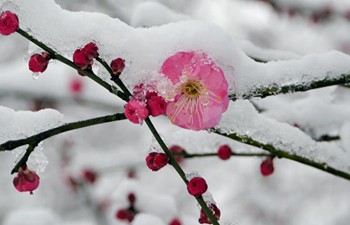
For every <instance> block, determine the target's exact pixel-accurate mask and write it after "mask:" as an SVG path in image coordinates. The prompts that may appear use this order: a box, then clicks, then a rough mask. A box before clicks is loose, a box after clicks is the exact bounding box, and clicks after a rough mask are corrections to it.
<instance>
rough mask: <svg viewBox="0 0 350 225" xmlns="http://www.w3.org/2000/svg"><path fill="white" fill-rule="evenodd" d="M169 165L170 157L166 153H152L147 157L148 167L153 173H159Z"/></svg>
mask: <svg viewBox="0 0 350 225" xmlns="http://www.w3.org/2000/svg"><path fill="white" fill-rule="evenodd" d="M168 163H169V157H168V156H167V155H166V154H164V153H158V152H151V153H149V154H148V155H147V157H146V165H147V167H148V168H150V169H151V170H152V171H158V170H160V169H161V168H163V167H164V166H166V165H167V164H168Z"/></svg>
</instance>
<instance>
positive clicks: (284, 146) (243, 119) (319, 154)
mask: <svg viewBox="0 0 350 225" xmlns="http://www.w3.org/2000/svg"><path fill="white" fill-rule="evenodd" d="M217 129H218V130H219V132H220V133H224V134H231V133H236V134H238V135H241V136H248V137H250V138H252V139H253V140H256V141H258V142H260V143H262V144H269V145H272V146H274V147H275V148H276V149H280V150H283V151H285V152H288V153H291V154H292V155H298V156H302V157H305V158H307V159H310V160H312V161H315V162H318V163H320V164H322V163H325V164H327V165H328V166H332V167H334V168H336V169H339V170H342V171H345V172H347V173H349V172H350V166H349V159H350V152H345V151H344V150H343V149H341V148H339V147H338V146H337V145H336V144H334V143H327V142H325V143H322V142H316V141H314V140H313V139H312V138H311V137H310V136H308V135H306V134H305V133H303V132H302V131H301V130H300V129H298V128H296V127H293V126H291V125H289V124H286V123H280V122H277V121H275V120H273V119H271V118H268V117H265V116H263V115H260V114H258V112H257V111H256V110H255V108H254V107H253V106H252V105H251V103H250V102H249V101H247V100H243V101H236V102H235V103H231V105H230V106H229V109H228V111H227V112H226V113H224V115H223V118H222V120H221V122H220V124H219V125H218V127H217Z"/></svg>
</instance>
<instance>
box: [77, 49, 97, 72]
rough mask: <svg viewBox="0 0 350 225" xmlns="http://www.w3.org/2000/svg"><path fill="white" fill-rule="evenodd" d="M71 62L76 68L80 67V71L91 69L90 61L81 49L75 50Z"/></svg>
mask: <svg viewBox="0 0 350 225" xmlns="http://www.w3.org/2000/svg"><path fill="white" fill-rule="evenodd" d="M73 62H74V64H75V65H77V66H78V67H80V69H82V70H84V69H87V68H89V67H91V65H92V63H93V62H92V60H91V59H89V58H88V57H87V56H86V55H85V53H84V51H83V50H81V49H77V50H75V52H74V53H73Z"/></svg>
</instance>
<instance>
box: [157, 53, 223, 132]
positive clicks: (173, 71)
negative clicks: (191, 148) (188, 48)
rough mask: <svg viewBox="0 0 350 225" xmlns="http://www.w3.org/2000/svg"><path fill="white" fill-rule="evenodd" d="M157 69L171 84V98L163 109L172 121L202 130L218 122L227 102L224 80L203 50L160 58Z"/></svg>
mask: <svg viewBox="0 0 350 225" xmlns="http://www.w3.org/2000/svg"><path fill="white" fill-rule="evenodd" d="M161 72H162V73H163V74H164V75H165V76H166V77H167V78H169V79H170V80H171V82H172V83H173V88H174V93H175V95H174V101H172V102H170V103H169V104H168V106H167V110H166V114H167V116H168V117H169V119H170V121H171V122H172V123H173V124H175V125H177V126H180V127H183V128H186V129H191V130H204V129H208V128H210V127H213V126H216V125H217V124H218V123H219V121H220V119H221V115H222V113H223V112H225V111H226V110H227V107H228V103H229V99H228V83H227V80H226V78H225V76H224V73H223V71H222V70H221V69H220V68H219V67H218V66H217V65H216V64H215V63H214V62H213V61H212V60H211V59H210V58H209V57H208V56H207V55H206V54H205V53H197V52H177V53H176V54H175V55H172V56H170V57H169V58H167V59H166V60H165V61H164V63H163V65H162V67H161Z"/></svg>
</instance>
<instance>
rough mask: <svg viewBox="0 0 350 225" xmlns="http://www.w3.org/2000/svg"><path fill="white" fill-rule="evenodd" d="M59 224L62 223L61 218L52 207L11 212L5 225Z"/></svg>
mask: <svg viewBox="0 0 350 225" xmlns="http://www.w3.org/2000/svg"><path fill="white" fill-rule="evenodd" d="M23 224H25V225H46V224H52V225H58V224H61V222H60V219H59V218H58V217H57V215H56V214H55V213H54V212H52V211H51V210H50V209H45V208H36V209H22V210H17V211H14V212H12V213H10V214H9V215H8V216H7V217H6V218H5V221H4V223H3V225H23Z"/></svg>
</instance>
